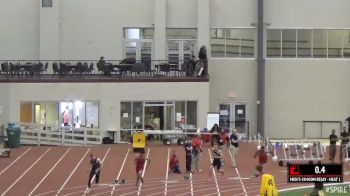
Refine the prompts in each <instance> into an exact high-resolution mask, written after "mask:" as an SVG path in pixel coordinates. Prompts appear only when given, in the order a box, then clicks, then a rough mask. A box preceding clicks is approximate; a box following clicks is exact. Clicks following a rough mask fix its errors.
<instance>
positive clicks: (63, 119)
mask: <svg viewBox="0 0 350 196" xmlns="http://www.w3.org/2000/svg"><path fill="white" fill-rule="evenodd" d="M59 119H60V122H59V123H60V125H61V126H72V125H73V103H72V102H59Z"/></svg>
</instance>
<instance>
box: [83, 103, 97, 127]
mask: <svg viewBox="0 0 350 196" xmlns="http://www.w3.org/2000/svg"><path fill="white" fill-rule="evenodd" d="M98 105H99V104H98V102H97V101H87V102H86V127H89V128H98V127H99V124H98V115H99V113H98Z"/></svg>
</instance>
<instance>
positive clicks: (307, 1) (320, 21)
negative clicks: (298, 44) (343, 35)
mask: <svg viewBox="0 0 350 196" xmlns="http://www.w3.org/2000/svg"><path fill="white" fill-rule="evenodd" d="M264 2H265V9H264V12H265V22H266V23H270V27H304V28H307V27H308V28H310V27H313V28H349V26H350V20H349V18H350V11H349V10H350V3H349V1H348V0H265V1H264Z"/></svg>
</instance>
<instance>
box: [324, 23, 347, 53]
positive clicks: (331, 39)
mask: <svg viewBox="0 0 350 196" xmlns="http://www.w3.org/2000/svg"><path fill="white" fill-rule="evenodd" d="M345 34H346V30H328V58H342V42H343V36H344V35H345Z"/></svg>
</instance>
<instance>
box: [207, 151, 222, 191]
mask: <svg viewBox="0 0 350 196" xmlns="http://www.w3.org/2000/svg"><path fill="white" fill-rule="evenodd" d="M208 152H209V160H210V163H212V162H213V160H212V159H211V152H210V150H209V148H208ZM212 170H213V174H214V180H215V186H216V191H217V193H218V195H219V196H221V194H220V189H219V184H218V179H217V178H216V173H215V168H214V167H213V169H212Z"/></svg>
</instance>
